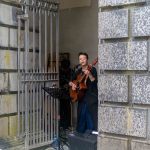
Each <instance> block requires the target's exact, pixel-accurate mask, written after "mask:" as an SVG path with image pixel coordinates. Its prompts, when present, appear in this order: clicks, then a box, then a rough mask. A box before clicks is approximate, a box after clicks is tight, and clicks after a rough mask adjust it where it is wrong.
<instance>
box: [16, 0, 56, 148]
mask: <svg viewBox="0 0 150 150" xmlns="http://www.w3.org/2000/svg"><path fill="white" fill-rule="evenodd" d="M20 4H21V9H22V11H21V13H20V14H19V15H18V134H19V136H20V137H22V138H24V140H25V148H26V149H32V148H36V147H40V146H44V145H47V144H50V143H51V142H53V140H54V139H55V138H57V137H58V120H59V117H58V115H59V109H58V108H59V107H58V105H59V102H58V100H57V99H56V98H54V97H51V96H49V95H48V94H47V93H46V92H44V90H43V87H51V88H53V87H58V86H59V64H58V62H59V58H58V57H59V56H58V54H59V11H58V10H59V4H58V1H56V0H22V1H21V3H20Z"/></svg>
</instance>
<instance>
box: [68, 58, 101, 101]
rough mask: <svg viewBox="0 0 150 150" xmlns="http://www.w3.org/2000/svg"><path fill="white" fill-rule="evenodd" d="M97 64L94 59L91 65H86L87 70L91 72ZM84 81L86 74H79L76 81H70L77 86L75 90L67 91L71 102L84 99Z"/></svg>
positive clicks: (85, 88) (85, 86)
mask: <svg viewBox="0 0 150 150" xmlns="http://www.w3.org/2000/svg"><path fill="white" fill-rule="evenodd" d="M97 62H98V58H96V59H95V60H94V61H93V63H92V64H90V65H88V70H89V71H91V69H92V67H93V66H94V65H96V64H97ZM85 79H86V74H84V73H82V72H81V73H80V74H79V75H78V76H77V79H76V80H74V81H72V82H73V83H74V84H75V85H76V86H77V88H76V90H72V87H70V90H69V92H70V97H71V101H72V102H77V101H80V100H81V99H82V98H83V97H84V95H85V92H86V90H87V85H86V82H85Z"/></svg>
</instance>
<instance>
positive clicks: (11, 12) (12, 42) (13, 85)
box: [0, 0, 19, 137]
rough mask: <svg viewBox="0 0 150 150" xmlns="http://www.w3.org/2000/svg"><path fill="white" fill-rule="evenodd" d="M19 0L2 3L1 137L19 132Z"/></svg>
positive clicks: (0, 7)
mask: <svg viewBox="0 0 150 150" xmlns="http://www.w3.org/2000/svg"><path fill="white" fill-rule="evenodd" d="M14 2H15V4H17V1H16V0H15V1H14V0H13V1H9V3H8V2H6V3H5V2H1V3H0V61H1V62H0V137H4V136H16V134H17V15H16V12H17V11H18V9H19V8H18V7H17V5H14Z"/></svg>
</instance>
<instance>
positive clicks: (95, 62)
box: [88, 57, 98, 71]
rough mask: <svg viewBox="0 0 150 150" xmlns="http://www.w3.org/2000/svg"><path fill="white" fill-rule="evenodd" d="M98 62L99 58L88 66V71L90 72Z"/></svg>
mask: <svg viewBox="0 0 150 150" xmlns="http://www.w3.org/2000/svg"><path fill="white" fill-rule="evenodd" d="M97 62H98V57H97V58H96V59H95V60H94V61H93V62H92V64H89V65H88V70H89V71H90V70H91V69H92V67H93V66H95V65H96V64H97Z"/></svg>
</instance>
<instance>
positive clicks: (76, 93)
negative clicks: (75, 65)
mask: <svg viewBox="0 0 150 150" xmlns="http://www.w3.org/2000/svg"><path fill="white" fill-rule="evenodd" d="M80 78H82V75H81V74H79V75H78V76H77V79H76V80H74V81H72V82H73V83H74V84H75V85H76V86H77V88H76V90H72V88H70V97H71V100H72V102H77V101H80V100H81V99H82V98H83V96H84V95H85V92H86V89H87V86H86V84H85V83H84V82H81V83H80V84H79V83H78V81H79V80H80Z"/></svg>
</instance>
